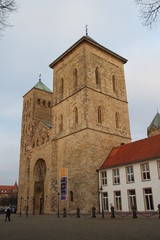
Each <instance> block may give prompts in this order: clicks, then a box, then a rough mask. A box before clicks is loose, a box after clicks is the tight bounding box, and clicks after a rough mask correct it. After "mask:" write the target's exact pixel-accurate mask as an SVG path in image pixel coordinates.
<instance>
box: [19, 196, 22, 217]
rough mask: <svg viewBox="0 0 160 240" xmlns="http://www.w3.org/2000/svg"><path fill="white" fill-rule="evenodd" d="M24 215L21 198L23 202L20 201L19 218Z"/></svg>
mask: <svg viewBox="0 0 160 240" xmlns="http://www.w3.org/2000/svg"><path fill="white" fill-rule="evenodd" d="M21 215H22V196H21V201H20V211H19V216H20V217H21Z"/></svg>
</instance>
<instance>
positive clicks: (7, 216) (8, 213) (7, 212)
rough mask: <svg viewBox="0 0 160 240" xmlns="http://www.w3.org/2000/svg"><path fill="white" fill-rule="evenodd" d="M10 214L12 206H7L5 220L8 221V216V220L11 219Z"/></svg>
mask: <svg viewBox="0 0 160 240" xmlns="http://www.w3.org/2000/svg"><path fill="white" fill-rule="evenodd" d="M10 215H11V210H10V208H7V211H6V218H5V222H6V221H7V218H8V221H11V219H10Z"/></svg>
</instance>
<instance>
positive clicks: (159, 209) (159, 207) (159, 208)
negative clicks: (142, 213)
mask: <svg viewBox="0 0 160 240" xmlns="http://www.w3.org/2000/svg"><path fill="white" fill-rule="evenodd" d="M158 211H159V219H160V204H158Z"/></svg>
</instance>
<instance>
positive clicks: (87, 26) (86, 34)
mask: <svg viewBox="0 0 160 240" xmlns="http://www.w3.org/2000/svg"><path fill="white" fill-rule="evenodd" d="M85 28H86V36H88V25H86V27H85Z"/></svg>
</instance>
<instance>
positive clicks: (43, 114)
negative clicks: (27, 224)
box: [18, 78, 52, 213]
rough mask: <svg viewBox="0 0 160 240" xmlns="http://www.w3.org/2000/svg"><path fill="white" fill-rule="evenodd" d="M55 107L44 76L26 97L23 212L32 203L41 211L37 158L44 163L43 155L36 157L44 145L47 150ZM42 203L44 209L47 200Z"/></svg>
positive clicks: (21, 172) (21, 174) (21, 188)
mask: <svg viewBox="0 0 160 240" xmlns="http://www.w3.org/2000/svg"><path fill="white" fill-rule="evenodd" d="M51 106H52V91H51V90H50V89H49V88H48V87H47V86H46V85H45V84H43V83H42V81H41V78H40V79H39V81H38V83H37V84H36V85H35V86H34V87H33V88H32V89H31V90H30V91H28V92H27V93H26V94H25V95H24V96H23V113H22V127H21V148H20V166H19V191H18V209H19V211H22V212H24V211H25V209H27V208H28V206H30V209H33V208H35V209H34V212H36V208H37V209H38V210H37V212H38V213H39V208H40V200H39V201H38V203H36V202H35V194H36V189H35V188H36V187H37V186H38V191H39V193H38V194H39V197H38V198H39V199H40V198H41V199H43V195H44V186H43V184H44V182H43V179H38V180H36V177H35V174H33V172H35V171H36V168H37V167H39V166H36V165H35V163H36V161H38V163H39V164H40V165H44V162H43V160H42V157H40V156H36V153H37V152H38V151H39V149H40V148H41V146H42V145H43V151H45V150H46V145H48V143H49V139H50V129H51V126H52V123H51V122H52V120H51V119H52V116H51V113H52V112H51ZM35 159H36V160H35ZM42 168H43V169H44V168H45V166H42ZM43 169H42V170H41V172H42V171H43ZM41 174H42V173H41ZM37 178H38V177H37ZM41 180H42V181H41ZM36 184H37V185H36ZM41 202H42V201H41ZM33 205H35V207H34V206H33ZM37 205H38V206H37ZM41 205H42V206H41V208H43V203H41ZM31 206H32V207H31ZM42 210H43V209H42Z"/></svg>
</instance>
